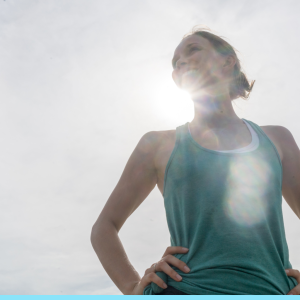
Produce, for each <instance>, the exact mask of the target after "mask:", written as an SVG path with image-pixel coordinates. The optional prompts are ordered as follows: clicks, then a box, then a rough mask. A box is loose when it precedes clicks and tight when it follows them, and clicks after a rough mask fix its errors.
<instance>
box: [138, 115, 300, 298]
mask: <svg viewBox="0 0 300 300" xmlns="http://www.w3.org/2000/svg"><path fill="white" fill-rule="evenodd" d="M243 120H244V121H245V119H243ZM246 122H248V123H249V124H251V126H252V128H253V129H254V130H255V132H256V134H257V136H258V139H259V146H258V147H257V148H256V149H255V150H253V151H250V152H244V153H222V152H220V151H215V150H210V149H207V148H204V147H202V146H200V145H199V144H198V143H197V142H196V141H195V140H194V139H193V138H192V136H191V135H190V134H189V130H188V123H186V124H184V125H181V126H179V127H177V128H176V142H175V146H174V149H173V151H172V153H171V156H170V158H169V161H168V163H167V166H166V171H165V178H164V191H163V197H164V205H165V210H166V218H167V224H168V228H169V232H170V243H171V246H182V247H187V248H189V251H188V252H187V253H178V254H174V256H175V257H177V258H178V259H180V260H182V261H184V262H185V263H186V264H187V266H188V267H189V268H190V269H191V271H190V272H189V273H184V272H182V271H181V270H179V269H178V268H176V267H175V266H172V265H171V267H172V268H173V269H174V270H175V271H176V272H177V273H178V274H179V275H181V276H182V281H180V282H178V281H175V280H174V279H172V278H171V277H169V276H168V275H167V274H165V273H164V272H157V273H156V274H157V275H158V276H159V277H161V278H162V279H163V280H164V281H165V282H166V283H167V285H170V286H172V287H174V288H176V289H178V290H180V291H182V292H184V293H187V294H190V295H225V294H229V295H286V294H287V293H288V292H289V291H290V290H291V289H293V288H294V287H295V286H296V285H297V284H298V283H297V280H296V279H295V278H293V277H289V276H287V274H286V273H285V269H289V268H292V265H291V263H290V261H289V249H288V245H287V242H286V237H285V229H284V222H283V215H282V193H281V188H282V165H281V160H280V156H279V154H278V152H277V150H276V147H275V145H274V144H273V143H272V141H271V140H270V139H269V138H268V136H267V135H266V134H265V133H264V132H263V130H262V129H261V128H260V127H259V126H258V125H257V124H255V123H253V122H251V121H249V120H246ZM246 124H247V123H246ZM162 290H163V289H162V288H160V287H159V286H158V285H156V284H155V283H154V282H151V284H149V285H148V286H146V287H145V289H144V291H143V294H144V295H155V294H157V293H159V292H161V291H162Z"/></svg>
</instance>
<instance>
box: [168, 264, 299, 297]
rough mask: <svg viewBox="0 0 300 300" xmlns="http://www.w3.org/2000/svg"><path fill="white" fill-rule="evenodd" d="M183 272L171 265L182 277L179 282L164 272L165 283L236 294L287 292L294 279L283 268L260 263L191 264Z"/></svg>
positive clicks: (191, 290) (200, 291)
mask: <svg viewBox="0 0 300 300" xmlns="http://www.w3.org/2000/svg"><path fill="white" fill-rule="evenodd" d="M188 266H189V267H190V269H191V271H190V272H189V273H184V272H182V271H181V270H179V269H177V268H175V267H172V268H173V269H174V270H176V272H177V273H178V274H179V275H180V276H181V277H182V280H181V281H180V282H178V281H175V280H174V279H172V278H171V277H169V276H167V284H170V285H171V286H173V287H175V288H178V289H180V290H182V291H184V292H185V293H188V294H199V295H205V294H207V295H209V294H232V295H234V294H236V295H243V294H244V295H286V294H287V293H288V292H289V291H290V290H291V289H292V288H293V287H294V286H295V283H294V281H292V280H291V279H290V278H288V276H287V275H286V273H285V271H284V269H283V271H282V272H280V271H277V272H275V274H274V273H272V272H268V271H266V270H264V269H263V268H259V267H255V266H253V267H249V268H245V267H237V266H230V265H227V266H226V265H222V266H218V267H217V266H214V267H211V268H205V269H201V266H191V264H188Z"/></svg>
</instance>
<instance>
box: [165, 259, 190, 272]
mask: <svg viewBox="0 0 300 300" xmlns="http://www.w3.org/2000/svg"><path fill="white" fill-rule="evenodd" d="M162 260H164V261H165V262H167V263H168V264H169V265H172V266H174V267H176V268H178V269H179V270H181V271H182V272H185V273H188V272H190V268H189V267H188V266H187V264H186V263H185V262H183V261H182V260H180V259H178V258H177V257H175V256H173V255H171V254H168V255H167V256H165V257H164V258H163V259H162Z"/></svg>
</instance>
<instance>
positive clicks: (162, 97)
mask: <svg viewBox="0 0 300 300" xmlns="http://www.w3.org/2000/svg"><path fill="white" fill-rule="evenodd" d="M149 96H150V98H151V99H150V100H151V106H152V109H153V110H154V114H155V115H156V117H158V118H159V119H162V120H163V121H165V122H167V123H170V124H180V123H185V122H189V121H191V120H192V119H193V117H194V108H193V102H192V100H191V97H190V95H189V94H188V93H187V92H185V91H183V90H181V89H179V88H178V87H177V86H176V85H175V83H174V82H173V81H172V79H171V80H168V79H164V80H161V81H160V82H159V83H157V84H156V85H155V89H153V90H152V92H151V94H150V95H149Z"/></svg>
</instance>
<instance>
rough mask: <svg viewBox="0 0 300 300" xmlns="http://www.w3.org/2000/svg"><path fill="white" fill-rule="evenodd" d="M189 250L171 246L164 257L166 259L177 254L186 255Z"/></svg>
mask: <svg viewBox="0 0 300 300" xmlns="http://www.w3.org/2000/svg"><path fill="white" fill-rule="evenodd" d="M188 250H189V249H188V248H184V247H180V246H169V247H167V249H166V251H165V253H164V255H163V257H165V256H166V255H168V254H172V255H173V254H176V253H186V252H188Z"/></svg>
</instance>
